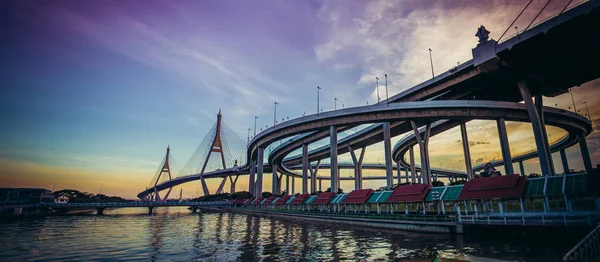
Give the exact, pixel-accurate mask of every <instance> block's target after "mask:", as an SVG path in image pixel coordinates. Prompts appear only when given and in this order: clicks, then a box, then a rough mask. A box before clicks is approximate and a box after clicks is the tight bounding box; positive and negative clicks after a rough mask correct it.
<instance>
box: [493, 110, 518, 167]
mask: <svg viewBox="0 0 600 262" xmlns="http://www.w3.org/2000/svg"><path fill="white" fill-rule="evenodd" d="M496 124H497V126H498V137H499V138H500V148H501V150H502V161H503V162H504V172H506V174H505V175H512V174H514V173H515V172H514V170H513V165H512V157H511V156H510V144H509V143H508V134H507V133H506V123H505V122H504V118H500V119H498V120H496Z"/></svg>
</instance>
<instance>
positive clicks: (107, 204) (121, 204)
mask: <svg viewBox="0 0 600 262" xmlns="http://www.w3.org/2000/svg"><path fill="white" fill-rule="evenodd" d="M230 203H231V202H228V201H208V202H186V201H182V202H149V201H135V202H90V203H40V204H39V206H42V207H137V206H139V207H148V206H214V205H228V204H230Z"/></svg>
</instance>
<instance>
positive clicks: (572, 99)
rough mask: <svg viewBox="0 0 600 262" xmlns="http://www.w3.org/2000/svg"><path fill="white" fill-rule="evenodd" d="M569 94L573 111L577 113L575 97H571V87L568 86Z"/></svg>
mask: <svg viewBox="0 0 600 262" xmlns="http://www.w3.org/2000/svg"><path fill="white" fill-rule="evenodd" d="M569 94H571V101H572V102H573V112H575V113H577V107H576V106H575V99H574V98H573V88H569Z"/></svg>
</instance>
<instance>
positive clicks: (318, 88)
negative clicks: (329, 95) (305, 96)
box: [317, 86, 321, 115]
mask: <svg viewBox="0 0 600 262" xmlns="http://www.w3.org/2000/svg"><path fill="white" fill-rule="evenodd" d="M319 90H321V88H320V87H319V86H317V115H318V114H319V108H320V107H319Z"/></svg>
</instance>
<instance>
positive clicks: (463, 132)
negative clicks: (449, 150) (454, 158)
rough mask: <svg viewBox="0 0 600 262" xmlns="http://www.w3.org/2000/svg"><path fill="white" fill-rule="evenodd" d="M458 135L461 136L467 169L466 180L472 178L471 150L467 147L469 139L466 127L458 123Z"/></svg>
mask: <svg viewBox="0 0 600 262" xmlns="http://www.w3.org/2000/svg"><path fill="white" fill-rule="evenodd" d="M460 134H461V136H462V144H463V153H464V155H465V167H466V169H467V180H471V179H472V178H473V166H472V165H471V150H470V147H469V137H468V136H467V125H466V124H465V123H464V122H463V123H460Z"/></svg>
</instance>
